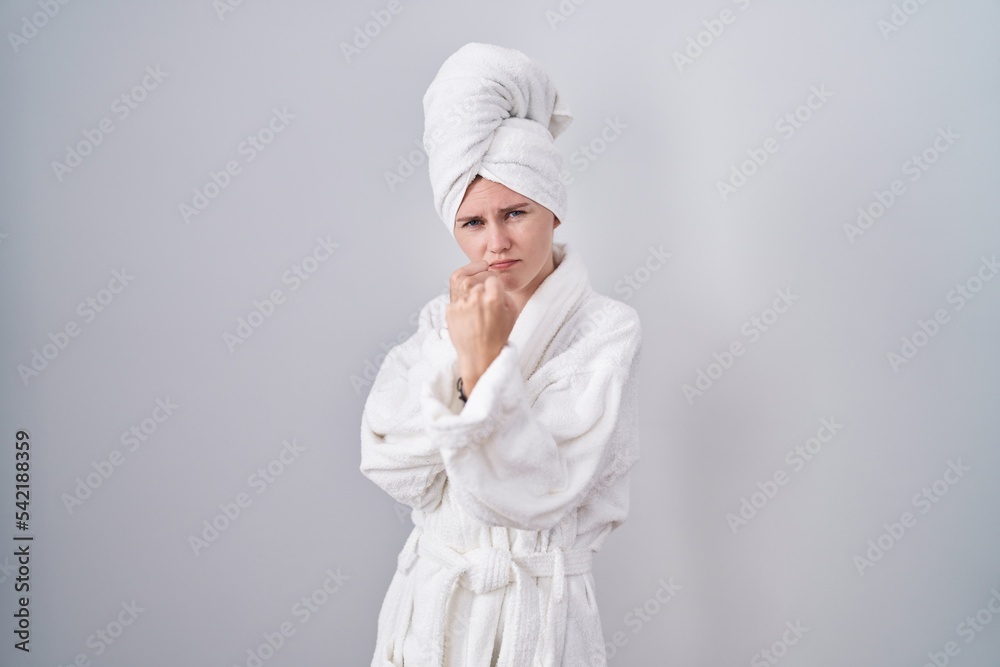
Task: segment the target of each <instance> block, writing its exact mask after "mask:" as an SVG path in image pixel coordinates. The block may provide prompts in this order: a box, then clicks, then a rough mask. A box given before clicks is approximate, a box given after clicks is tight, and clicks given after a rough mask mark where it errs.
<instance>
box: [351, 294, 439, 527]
mask: <svg viewBox="0 0 1000 667" xmlns="http://www.w3.org/2000/svg"><path fill="white" fill-rule="evenodd" d="M443 298H447V295H443V297H438V298H436V299H433V300H431V301H430V302H429V303H427V304H426V305H425V306H424V307H423V308H422V309H421V311H420V316H419V320H418V325H417V331H416V332H415V333H414V334H413V335H412V336H411V337H410V338H409V339H407V340H406V341H405V342H403V343H400V344H399V345H397V346H395V347H393V348H392V349H390V350H389V352H388V353H387V354H386V357H385V360H384V361H383V362H382V365H381V366H379V370H378V373H377V374H376V376H375V381H374V382H373V383H372V388H371V391H370V392H369V394H368V398H367V400H366V401H365V407H364V412H363V414H362V417H361V466H360V469H361V472H362V473H363V474H364V475H365V476H366V477H367V478H368V479H370V480H371V481H373V482H374V483H375V484H377V485H378V486H379V487H381V488H382V489H383V490H384V491H385V492H386V493H388V494H389V495H390V496H392V498H394V499H395V500H397V501H398V502H401V503H403V504H405V505H409V506H410V507H413V508H415V509H424V508H427V507H428V506H430V507H433V506H434V505H436V504H437V503H438V502H439V501H440V498H441V488H442V486H443V485H444V481H445V466H444V462H443V461H442V459H441V454H440V447H439V446H438V444H437V443H436V442H434V441H432V440H431V439H430V438H428V437H427V435H426V433H425V429H424V421H423V415H422V414H421V409H420V398H419V390H420V387H421V386H422V385H423V384H426V382H427V381H428V380H429V379H430V378H431V377H432V376H433V375H434V374H435V373H436V372H438V371H440V372H443V373H445V374H452V375H454V374H455V373H456V372H457V354H456V352H455V348H454V346H453V345H452V344H451V339H450V337H449V336H448V332H447V330H445V329H442V328H439V327H438V326H437V325H436V323H435V320H436V319H438V318H437V317H435V316H434V313H435V312H436V311H437V310H439V309H440V308H442V307H443V305H444V303H445V301H443V300H442V299H443ZM455 377H456V378H457V377H458V376H457V375H455ZM454 401H458V398H457V397H456V398H454ZM453 407H456V408H457V406H453Z"/></svg>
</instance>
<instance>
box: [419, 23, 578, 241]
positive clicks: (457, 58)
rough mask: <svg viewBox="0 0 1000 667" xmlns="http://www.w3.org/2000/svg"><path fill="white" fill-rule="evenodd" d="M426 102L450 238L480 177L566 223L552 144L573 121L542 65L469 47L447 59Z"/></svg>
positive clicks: (441, 210)
mask: <svg viewBox="0 0 1000 667" xmlns="http://www.w3.org/2000/svg"><path fill="white" fill-rule="evenodd" d="M423 101H424V136H423V142H424V149H425V150H426V151H427V156H428V167H429V170H430V178H431V188H432V189H433V191H434V207H435V208H436V209H437V212H438V215H440V216H441V219H442V221H443V222H444V224H445V226H446V227H447V228H448V231H449V233H451V235H452V236H454V235H455V218H456V216H457V214H458V207H459V205H460V204H461V203H462V199H463V198H464V197H465V191H466V189H467V188H468V187H469V183H471V182H472V180H473V179H474V178H475V177H476V175H477V174H481V175H482V176H483V178H486V179H488V180H491V181H494V182H496V183H500V184H502V185H505V186H507V187H508V188H510V189H511V190H513V191H515V192H517V193H519V194H522V195H524V196H525V197H528V198H529V199H532V200H533V201H536V202H538V203H539V204H541V205H542V206H544V207H545V208H547V209H549V210H550V211H552V213H554V214H555V216H556V217H557V218H559V220H560V221H564V218H565V216H566V209H567V197H566V187H565V184H564V183H563V181H562V178H561V173H562V164H563V158H562V154H561V153H560V152H559V149H558V148H556V146H555V144H554V143H553V142H554V140H555V138H556V137H558V136H559V135H560V134H561V133H562V131H563V130H565V129H566V128H567V127H568V126H569V124H570V123H571V122H572V120H573V115H572V113H571V112H570V111H569V109H568V108H566V106H565V105H564V104H563V103H562V101H561V100H560V99H559V93H558V92H557V91H556V87H555V85H554V84H553V83H552V81H551V80H550V79H549V77H548V75H547V74H546V73H545V71H544V70H543V69H542V67H541V66H540V65H539V64H538V63H536V62H535V61H534V60H532V59H530V58H529V57H528V56H526V55H525V54H523V53H521V52H520V51H518V50H516V49H510V48H505V47H502V46H495V45H493V44H481V43H478V42H470V43H469V44H466V45H465V46H463V47H462V48H460V49H459V50H458V51H456V52H455V53H453V54H452V55H450V56H449V57H448V58H447V60H445V61H444V64H443V65H441V69H440V70H438V73H437V75H436V76H435V77H434V80H433V81H432V82H431V84H430V86H429V87H428V88H427V92H426V93H425V94H424V100H423Z"/></svg>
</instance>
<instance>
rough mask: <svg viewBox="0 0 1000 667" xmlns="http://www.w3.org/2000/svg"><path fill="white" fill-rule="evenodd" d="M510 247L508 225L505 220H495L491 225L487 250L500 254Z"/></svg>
mask: <svg viewBox="0 0 1000 667" xmlns="http://www.w3.org/2000/svg"><path fill="white" fill-rule="evenodd" d="M508 248H510V236H509V234H508V233H507V226H506V225H505V224H504V221H503V220H494V221H492V223H491V224H490V225H489V231H488V239H487V241H486V250H487V251H488V252H491V253H494V254H500V253H502V252H503V251H504V250H507V249H508Z"/></svg>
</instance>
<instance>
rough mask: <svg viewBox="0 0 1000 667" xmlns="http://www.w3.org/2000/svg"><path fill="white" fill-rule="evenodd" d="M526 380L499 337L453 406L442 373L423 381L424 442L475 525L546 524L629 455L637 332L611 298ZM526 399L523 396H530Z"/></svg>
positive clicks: (634, 449)
mask: <svg viewBox="0 0 1000 667" xmlns="http://www.w3.org/2000/svg"><path fill="white" fill-rule="evenodd" d="M608 320H609V321H607V322H606V323H605V324H604V325H603V326H601V327H597V328H595V329H593V330H592V331H590V332H589V333H586V334H583V335H581V336H580V337H579V338H578V339H577V340H576V341H574V342H573V343H572V344H571V345H570V346H568V347H567V349H565V350H564V351H562V352H560V353H558V354H555V355H554V356H552V357H551V358H550V359H549V360H548V361H547V362H546V363H544V364H543V365H542V366H541V367H540V368H539V369H538V370H537V371H536V372H535V373H534V374H533V375H532V377H531V378H530V380H529V384H530V385H531V390H530V391H529V388H528V387H527V386H526V384H525V382H524V380H523V379H522V377H521V373H520V369H519V364H518V356H517V355H518V350H517V348H516V347H515V346H514V345H513V344H511V343H510V342H509V341H508V343H507V344H506V345H505V346H504V347H503V349H502V350H501V352H500V354H499V356H497V358H496V359H495V360H494V361H493V363H492V364H491V365H490V366H489V367H488V368H487V369H486V371H485V372H484V373H483V375H482V377H480V379H479V381H478V382H477V383H476V385H475V386H474V388H473V390H472V392H471V394H470V395H469V400H468V402H467V403H466V404H465V406H464V407H462V406H461V405H459V406H458V408H457V409H455V407H454V404H453V403H452V401H451V400H450V398H449V396H450V394H449V392H450V391H454V389H453V388H452V387H449V386H448V383H449V382H450V381H451V378H450V377H448V373H445V372H441V373H438V374H437V375H436V376H435V378H434V380H433V381H432V382H430V383H428V384H426V385H424V387H423V391H422V396H421V401H422V405H423V411H424V415H425V417H426V420H427V434H428V443H429V444H430V445H431V446H437V447H438V448H440V452H441V460H442V461H443V464H444V467H445V470H446V472H447V476H448V482H449V484H450V485H451V488H452V489H453V493H454V494H455V495H456V498H457V499H458V500H459V502H460V503H461V504H462V505H463V507H464V508H465V509H466V511H468V512H469V513H471V514H472V515H473V516H476V517H477V518H479V519H480V520H481V521H484V522H485V523H488V524H491V525H500V526H507V527H513V528H520V529H524V530H546V529H549V528H552V527H554V526H555V525H557V524H558V523H559V522H560V521H561V520H562V519H563V518H565V517H566V516H567V514H569V513H570V512H572V511H573V510H574V509H576V508H578V507H580V506H581V505H583V504H584V502H585V501H586V499H587V497H588V495H590V494H591V493H592V492H593V491H594V490H595V489H596V488H597V487H599V486H604V485H607V484H610V483H611V482H612V481H614V480H615V479H617V478H618V477H619V476H621V475H623V474H624V473H625V472H626V471H627V470H628V468H629V467H631V465H633V464H634V463H635V461H636V460H637V459H638V430H637V418H638V392H637V389H636V373H637V369H638V362H639V353H640V348H641V342H642V331H641V326H640V323H639V318H638V315H637V313H636V312H635V310H634V309H633V308H631V307H629V306H626V305H624V304H620V303H619V307H618V308H617V309H616V310H615V314H614V315H613V316H612V317H609V318H608ZM529 396H533V398H530V397H529Z"/></svg>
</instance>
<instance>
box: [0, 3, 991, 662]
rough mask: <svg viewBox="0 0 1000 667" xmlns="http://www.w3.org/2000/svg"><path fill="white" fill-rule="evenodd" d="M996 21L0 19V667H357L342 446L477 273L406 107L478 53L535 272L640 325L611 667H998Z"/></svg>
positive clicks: (149, 14)
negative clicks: (534, 114) (515, 181)
mask: <svg viewBox="0 0 1000 667" xmlns="http://www.w3.org/2000/svg"><path fill="white" fill-rule="evenodd" d="M998 22H1000V6H998V4H997V3H996V2H989V1H985V0H982V1H972V0H969V1H967V2H952V3H946V2H918V1H917V0H896V1H895V2H893V1H890V0H878V1H861V0H852V1H850V2H809V3H803V2H790V1H788V0H785V1H783V2H775V1H770V2H763V1H759V0H738V1H729V0H714V1H712V2H699V3H694V2H685V3H680V2H672V3H653V2H614V3H612V2H607V1H601V0H591V1H589V2H573V1H571V0H562V1H561V2H557V1H556V0H552V1H551V2H547V3H546V2H542V3H537V2H527V1H518V2H509V3H502V4H499V5H498V4H496V3H489V4H488V3H479V4H475V3H459V2H454V1H452V2H426V1H425V2H411V1H408V0H392V1H391V2H381V1H378V2H364V3H337V4H333V3H321V2H318V1H311V2H307V1H305V0H300V1H296V2H265V1H263V0H244V1H243V2H238V1H237V0H228V1H227V0H218V1H217V2H214V3H213V2H212V1H211V0H199V1H197V2H192V1H188V2H173V3H155V4H154V3H134V2H121V1H119V2H106V3H98V4H94V3H85V2H71V3H70V2H67V3H63V2H60V1H57V0H35V1H29V0H16V1H12V2H6V3H4V6H3V8H2V10H0V29H2V31H3V33H4V35H5V37H4V42H5V44H4V46H3V47H2V49H0V51H2V55H0V76H2V95H0V109H2V111H0V113H2V123H0V135H2V144H0V145H2V146H3V156H2V158H0V165H2V166H0V169H2V172H0V187H2V191H0V290H2V317H0V333H2V364H0V371H2V374H0V382H2V397H3V400H2V412H0V424H2V430H0V433H2V439H3V442H4V446H3V448H2V450H0V457H2V460H3V464H2V466H0V470H2V479H0V498H2V499H3V510H2V515H3V516H4V517H5V519H4V523H3V525H4V527H5V528H4V535H3V539H4V540H5V542H6V546H4V547H3V548H2V550H0V553H2V554H4V555H3V556H0V566H2V569H0V590H2V591H3V596H2V601H3V602H2V613H3V618H5V619H6V620H5V621H4V622H3V623H2V626H3V628H4V631H3V636H4V641H3V647H2V649H0V663H2V664H4V665H70V664H79V665H85V664H88V661H89V662H90V664H101V665H109V666H125V665H129V666H132V665H195V666H201V665H206V666H208V665H225V666H229V665H242V666H246V667H252V666H253V665H267V666H276V665H294V666H296V667H306V666H313V665H314V666H320V665H338V666H339V665H366V664H368V661H369V660H370V657H371V652H372V650H373V647H374V642H375V629H376V619H377V615H378V611H379V607H380V604H381V602H382V598H383V595H384V594H385V591H386V588H387V587H388V584H389V581H390V579H391V577H392V573H393V570H394V567H395V565H396V556H397V553H398V551H399V549H400V547H401V546H402V544H403V541H404V539H405V537H406V535H407V534H408V531H409V530H410V527H411V524H410V520H409V516H408V514H407V512H406V511H405V508H404V507H402V506H399V505H397V504H396V503H395V502H394V501H393V500H392V499H391V498H390V497H389V496H388V495H387V494H385V493H384V492H383V491H381V490H380V489H379V488H377V487H376V486H375V485H374V484H372V483H371V482H369V481H368V480H367V479H366V478H364V477H363V476H362V475H361V473H360V472H359V470H358V465H359V463H360V442H359V427H360V419H361V412H362V407H363V405H364V401H365V399H366V397H367V395H368V390H369V388H370V381H371V379H372V378H373V377H374V371H375V369H376V368H377V366H378V364H379V363H380V362H381V361H382V359H383V357H384V354H385V351H386V350H387V349H389V348H390V347H391V346H392V345H395V344H397V343H398V342H401V341H403V340H405V339H406V338H407V337H408V336H409V335H411V334H412V333H413V332H414V331H415V328H416V327H415V316H416V313H417V312H418V311H419V309H420V307H421V306H422V305H423V304H424V303H426V302H427V301H428V300H430V299H431V298H432V297H434V296H435V295H437V294H439V293H441V292H442V291H443V290H444V289H445V288H446V282H447V278H448V276H449V274H450V273H451V272H452V271H453V270H454V269H456V268H457V267H459V266H461V265H463V264H465V263H467V261H468V260H467V259H466V258H465V256H464V255H462V254H461V252H460V251H459V249H458V247H457V245H456V244H455V242H454V240H453V239H452V238H451V236H450V235H449V234H448V232H447V231H446V230H445V229H444V226H443V224H442V223H441V221H440V219H439V218H438V217H437V215H436V214H435V212H434V208H433V205H432V195H431V189H430V184H429V182H428V177H427V163H426V156H425V154H424V153H423V150H422V148H421V135H422V129H423V110H422V105H421V100H422V96H423V94H424V91H425V90H426V88H427V85H428V84H429V83H430V81H431V79H432V78H433V76H434V74H435V72H436V71H437V69H438V68H439V67H440V65H441V63H442V62H443V61H444V59H445V58H446V57H447V56H448V55H450V54H451V53H453V52H454V51H455V50H456V49H457V48H458V47H460V46H462V45H463V44H465V43H467V42H470V41H479V42H488V43H495V44H500V45H504V46H509V47H513V48H517V49H520V50H522V51H524V52H525V53H527V54H528V55H529V56H531V57H532V58H534V59H535V60H537V61H538V62H540V63H541V64H542V65H543V66H544V67H545V68H546V70H547V72H548V73H549V74H550V76H551V77H552V78H553V80H554V81H555V82H556V85H557V86H558V90H559V92H560V94H561V95H562V96H563V97H564V99H565V101H566V103H567V104H568V106H569V107H570V109H571V110H572V111H573V113H574V115H575V120H574V122H573V123H572V125H571V126H570V127H569V129H568V130H567V131H566V132H565V134H563V135H562V136H560V137H559V139H558V140H557V142H556V143H557V145H558V146H559V147H560V148H561V150H562V151H563V155H564V156H565V158H566V163H565V166H566V178H567V180H568V181H569V196H570V215H569V216H568V218H567V219H566V220H565V221H564V224H563V225H562V226H560V227H559V229H558V230H557V231H556V234H555V238H556V240H557V241H565V242H569V243H571V244H573V245H574V246H575V247H576V248H577V249H578V250H579V252H580V253H581V254H582V256H583V258H584V261H585V263H586V265H587V267H588V269H589V275H590V280H591V283H592V285H593V286H594V288H595V289H596V290H597V291H599V292H602V293H605V294H608V295H610V296H612V297H615V298H618V299H620V300H622V301H625V302H626V303H628V304H630V305H631V306H633V307H635V308H636V309H637V310H638V311H639V313H640V316H641V318H642V323H643V331H644V346H643V353H642V354H643V363H642V368H641V377H640V380H639V381H640V384H641V387H640V392H641V407H640V413H641V453H642V460H641V461H640V463H639V464H638V465H637V466H636V467H635V468H634V470H633V472H632V476H631V480H632V490H631V501H632V507H631V515H630V518H629V520H628V522H627V523H626V524H625V525H624V526H622V527H621V529H619V530H617V531H616V532H614V533H613V534H612V535H611V536H610V538H609V539H608V541H607V543H606V546H605V548H604V549H603V550H602V551H601V552H600V553H599V554H598V555H597V557H596V559H595V573H594V574H595V580H596V583H597V592H598V596H599V598H598V602H599V607H600V610H601V617H602V624H603V630H604V636H605V640H606V641H607V652H608V655H609V658H610V663H611V664H612V665H621V666H626V665H627V666H639V667H644V666H651V667H652V666H660V665H686V666H704V667H717V666H719V665H740V664H742V665H746V664H750V665H752V666H756V665H770V664H775V663H780V664H781V665H787V666H789V667H792V666H793V665H800V666H807V667H826V666H831V667H832V666H834V665H845V664H850V665H875V666H883V665H912V666H914V667H917V666H920V665H924V664H937V665H941V664H953V665H960V666H962V667H972V666H981V667H985V666H990V667H994V666H995V665H996V664H998V661H1000V592H998V591H1000V519H998V507H1000V478H998V472H1000V453H998V448H997V433H998V429H997V426H998V405H1000V401H998V399H1000V389H998V381H997V377H998V372H1000V364H998V361H1000V355H998V353H997V347H996V345H997V341H998V339H1000V336H998V334H1000V308H998V305H1000V276H998V272H1000V265H998V264H997V257H998V254H1000V229H998V215H997V214H998V205H997V182H998V176H1000V170H998V168H997V161H998V159H1000V133H998V125H997V118H998V117H1000V114H998V111H1000V108H998V106H1000V105H998V102H1000V77H998V73H1000V68H998V64H1000V40H998V38H997V27H998ZM19 430H23V431H25V432H26V435H27V436H28V438H27V440H28V442H29V443H30V461H29V464H28V466H27V467H28V471H27V473H26V474H27V477H22V478H21V480H22V481H23V480H25V479H27V480H28V481H27V482H26V483H27V484H28V485H29V486H30V503H29V504H28V505H27V506H25V507H22V508H21V509H19V508H17V507H16V506H15V493H14V492H15V489H14V485H15V483H16V482H17V478H16V477H15V475H16V474H17V472H18V471H17V470H16V467H15V465H16V463H17V460H16V459H15V455H16V447H17V442H18V440H19V436H18V431H19ZM20 439H21V440H22V441H23V440H24V438H23V436H21V438H20ZM24 467H25V466H22V470H21V472H24V470H23V468H24ZM25 508H26V510H27V512H28V514H27V516H28V521H27V523H26V524H25V525H24V526H23V527H22V528H19V527H17V525H16V523H15V516H16V515H15V512H22V511H25ZM18 536H22V537H23V536H32V537H33V540H31V541H30V558H29V559H28V560H29V562H28V565H27V569H25V570H21V571H20V572H19V565H20V563H19V562H18V558H17V557H16V556H15V550H16V548H17V546H18V545H21V546H23V545H24V544H26V543H28V542H27V541H15V540H14V538H15V537H18ZM19 579H20V581H19ZM25 584H27V585H29V586H30V589H29V590H28V591H24V590H23V586H24V585H25ZM25 596H27V597H28V598H29V599H28V604H27V608H28V610H29V618H28V620H27V625H28V628H29V632H30V644H29V646H30V649H31V651H30V653H24V652H22V651H19V650H17V649H16V648H15V643H16V642H17V641H18V637H17V635H16V634H15V632H14V631H15V630H16V629H17V626H18V624H19V623H20V622H21V621H24V619H23V617H22V619H18V618H16V617H15V616H14V614H15V613H19V611H18V610H19V609H20V608H21V604H20V601H19V598H21V597H25ZM22 613H23V612H22Z"/></svg>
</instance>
